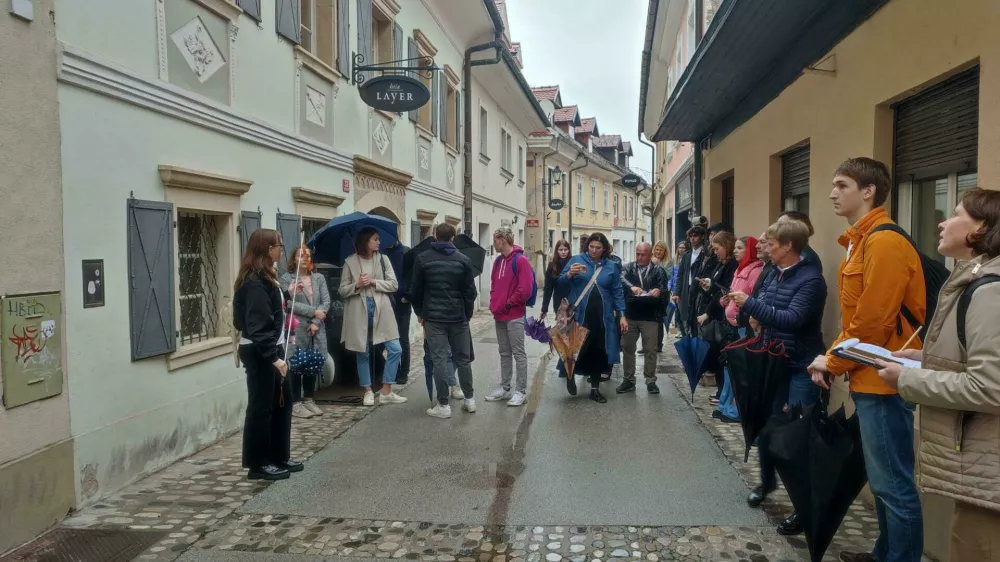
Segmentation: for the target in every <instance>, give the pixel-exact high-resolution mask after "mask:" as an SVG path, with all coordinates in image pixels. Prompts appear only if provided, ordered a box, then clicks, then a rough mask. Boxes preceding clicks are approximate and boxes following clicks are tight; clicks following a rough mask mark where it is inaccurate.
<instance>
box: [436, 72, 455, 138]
mask: <svg viewBox="0 0 1000 562" xmlns="http://www.w3.org/2000/svg"><path fill="white" fill-rule="evenodd" d="M438 78H439V80H438V82H440V83H441V86H440V87H439V88H438V92H439V93H440V94H441V98H440V102H441V103H440V104H439V105H440V106H441V109H440V111H441V127H440V129H438V134H439V136H440V137H441V140H443V141H445V142H448V79H447V78H443V77H441V73H438ZM456 142H457V141H456Z"/></svg>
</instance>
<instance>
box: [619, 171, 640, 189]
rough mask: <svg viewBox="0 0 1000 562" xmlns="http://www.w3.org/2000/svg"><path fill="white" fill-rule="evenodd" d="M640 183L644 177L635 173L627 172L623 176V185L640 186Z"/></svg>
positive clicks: (629, 186)
mask: <svg viewBox="0 0 1000 562" xmlns="http://www.w3.org/2000/svg"><path fill="white" fill-rule="evenodd" d="M640 183H642V178H640V177H639V176H637V175H635V174H625V175H624V176H622V185H623V186H625V187H628V188H636V187H639V184H640Z"/></svg>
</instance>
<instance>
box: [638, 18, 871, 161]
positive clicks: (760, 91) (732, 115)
mask: <svg viewBox="0 0 1000 562" xmlns="http://www.w3.org/2000/svg"><path fill="white" fill-rule="evenodd" d="M886 1H887V0H794V1H789V0H724V1H723V3H722V6H720V8H719V12H718V13H717V14H716V15H715V17H714V18H713V20H712V24H711V25H710V26H709V28H708V31H707V32H706V33H705V37H704V39H703V40H702V41H701V43H700V44H699V45H698V49H697V50H696V51H695V54H694V57H693V58H692V60H691V63H690V64H689V65H688V66H687V68H686V69H685V70H684V73H683V74H682V75H681V77H680V80H678V84H677V87H675V88H674V91H673V94H672V95H671V96H670V99H669V100H667V107H666V109H665V111H664V113H663V117H662V118H661V121H660V126H659V128H658V129H657V131H656V135H655V136H654V137H653V140H656V141H665V140H675V141H687V142H699V141H701V140H703V139H705V138H707V137H709V136H712V137H713V140H714V141H715V142H718V141H719V140H721V138H723V137H725V136H726V135H728V134H729V133H731V132H732V131H733V130H735V129H736V128H737V127H739V126H740V125H741V124H743V123H745V122H746V121H747V120H749V119H750V118H751V117H753V116H754V115H755V114H756V113H757V112H758V111H760V110H761V109H762V108H763V107H764V106H766V105H767V104H768V103H770V102H771V100H773V99H774V98H776V97H778V94H780V93H781V92H782V91H783V90H784V89H785V88H787V87H788V86H789V85H790V84H791V83H792V82H794V81H795V79H796V78H798V77H799V75H800V74H801V73H802V70H803V69H804V68H806V67H808V66H809V65H811V64H814V63H816V62H817V61H818V60H819V59H820V57H822V56H823V55H825V54H826V53H828V52H829V51H830V50H831V49H832V48H833V47H834V46H836V45H837V43H839V42H840V41H841V40H842V39H843V38H844V37H846V36H847V35H848V34H849V33H850V32H851V31H852V30H854V29H855V28H857V27H858V25H860V24H861V23H862V22H863V21H865V20H866V19H868V17H870V16H871V15H872V14H874V13H875V12H876V11H877V10H878V9H879V8H881V7H882V5H883V4H885V3H886Z"/></svg>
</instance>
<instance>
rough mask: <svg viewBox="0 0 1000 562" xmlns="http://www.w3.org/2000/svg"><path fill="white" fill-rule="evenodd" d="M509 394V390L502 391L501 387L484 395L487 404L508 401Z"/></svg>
mask: <svg viewBox="0 0 1000 562" xmlns="http://www.w3.org/2000/svg"><path fill="white" fill-rule="evenodd" d="M511 396H512V395H511V393H510V391H509V390H504V388H503V387H502V386H501V387H500V388H498V389H496V390H494V391H493V392H491V393H489V394H488V395H486V401H487V402H500V401H501V400H510V398H511Z"/></svg>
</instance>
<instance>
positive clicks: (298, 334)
mask: <svg viewBox="0 0 1000 562" xmlns="http://www.w3.org/2000/svg"><path fill="white" fill-rule="evenodd" d="M296 270H297V272H298V283H297V284H296V283H295V278H296ZM278 282H279V283H280V284H281V288H282V289H283V290H284V291H286V292H287V293H288V295H289V298H290V299H291V301H292V314H293V315H295V318H297V319H298V321H299V322H298V327H296V328H295V337H294V338H293V343H292V348H291V351H290V353H289V356H291V354H294V353H295V352H296V351H298V350H300V349H305V350H311V351H318V352H319V353H321V354H323V356H324V357H325V356H326V315H327V313H328V312H329V311H330V291H329V290H327V288H326V277H323V275H322V274H320V273H316V272H314V271H313V263H312V254H311V253H310V252H309V249H308V248H305V247H299V248H295V251H293V252H292V255H291V257H290V258H289V259H288V267H287V271H286V272H285V273H283V274H282V275H281V278H280V279H279V280H278ZM289 378H290V379H291V381H290V382H291V385H292V402H293V406H292V416H294V417H297V418H311V417H313V416H322V415H323V410H320V409H319V406H317V405H316V402H314V401H313V396H315V394H316V384H317V382H318V381H317V376H316V375H315V374H306V373H303V372H300V371H299V370H297V369H292V370H291V372H290V373H289ZM303 398H304V400H303Z"/></svg>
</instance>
